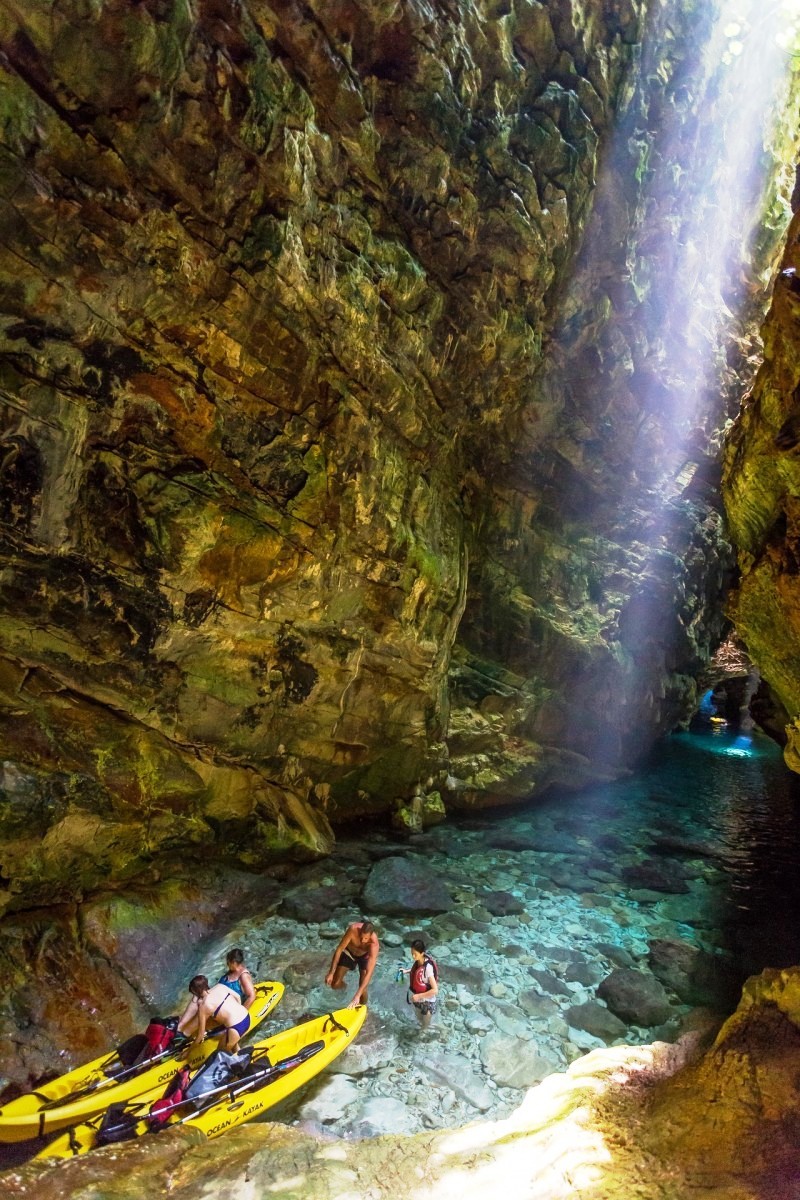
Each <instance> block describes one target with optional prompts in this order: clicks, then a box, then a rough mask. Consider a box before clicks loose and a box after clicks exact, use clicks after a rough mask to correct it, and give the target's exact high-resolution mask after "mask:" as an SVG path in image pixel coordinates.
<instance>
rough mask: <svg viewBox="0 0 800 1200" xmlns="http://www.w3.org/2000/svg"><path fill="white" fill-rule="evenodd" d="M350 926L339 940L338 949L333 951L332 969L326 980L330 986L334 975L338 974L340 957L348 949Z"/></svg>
mask: <svg viewBox="0 0 800 1200" xmlns="http://www.w3.org/2000/svg"><path fill="white" fill-rule="evenodd" d="M350 928H351V927H350V926H349V925H348V926H347V929H345V931H344V937H343V938H342V940H341V941H340V942H339V945H338V946H337V947H336V949H335V950H334V952H333V958H332V959H331V969H330V971H328V974H327V975H326V976H325V982H326V983H327V985H328V987H330V986H331V984H332V983H333V977H334V975H335V974H336V968H337V967H338V965H339V959H340V958H341V957H342V951H343V950H346V949H347V946H348V943H349V941H350Z"/></svg>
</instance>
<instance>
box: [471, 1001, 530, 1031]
mask: <svg viewBox="0 0 800 1200" xmlns="http://www.w3.org/2000/svg"><path fill="white" fill-rule="evenodd" d="M481 1007H482V1009H483V1011H484V1012H485V1013H486V1015H487V1017H491V1019H492V1020H493V1021H494V1023H495V1025H496V1026H497V1028H498V1029H499V1030H501V1032H502V1033H507V1034H510V1035H511V1036H513V1037H518V1038H524V1039H528V1038H530V1037H531V1030H530V1027H529V1025H528V1022H527V1020H526V1018H525V1014H524V1013H523V1012H522V1010H521V1009H520V1008H517V1006H516V1004H509V1003H508V1001H507V1000H494V999H490V998H489V997H487V998H486V999H485V1000H483V1001H482V1003H481Z"/></svg>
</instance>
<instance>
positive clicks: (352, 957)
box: [325, 917, 380, 1008]
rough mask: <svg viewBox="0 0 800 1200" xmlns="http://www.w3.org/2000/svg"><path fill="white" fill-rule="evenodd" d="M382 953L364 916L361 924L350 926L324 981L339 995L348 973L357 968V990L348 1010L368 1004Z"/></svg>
mask: <svg viewBox="0 0 800 1200" xmlns="http://www.w3.org/2000/svg"><path fill="white" fill-rule="evenodd" d="M379 950H380V942H379V941H378V935H377V933H376V932H375V926H374V925H373V924H372V922H371V921H367V920H366V919H365V918H364V917H362V918H361V920H360V921H353V923H352V924H351V925H348V926H347V929H345V931H344V937H343V938H342V940H341V941H340V942H339V945H338V946H337V947H336V949H335V950H334V952H333V958H332V959H331V969H330V970H329V971H328V974H327V975H326V976H325V982H326V984H327V985H328V987H331V988H334V989H335V990H336V991H337V992H338V991H340V990H341V989H342V988H343V987H344V981H345V976H346V975H347V972H348V971H353V970H355V969H356V967H357V968H358V987H357V988H356V994H355V995H354V996H353V999H352V1000H351V1001H350V1003H349V1004H348V1006H347V1007H348V1008H357V1007H358V1005H359V1004H366V1003H367V987H368V986H369V981H370V979H372V976H373V974H374V971H375V964H376V963H377V961H378V951H379Z"/></svg>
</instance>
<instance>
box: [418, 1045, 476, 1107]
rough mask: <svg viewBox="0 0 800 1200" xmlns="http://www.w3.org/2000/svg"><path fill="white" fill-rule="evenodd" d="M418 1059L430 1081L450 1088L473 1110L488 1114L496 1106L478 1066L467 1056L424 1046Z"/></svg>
mask: <svg viewBox="0 0 800 1200" xmlns="http://www.w3.org/2000/svg"><path fill="white" fill-rule="evenodd" d="M415 1059H416V1060H417V1063H418V1065H419V1067H420V1069H421V1070H422V1071H423V1072H424V1073H425V1075H426V1076H427V1078H428V1079H430V1080H432V1082H433V1083H440V1084H443V1085H444V1086H445V1087H448V1088H450V1090H451V1091H452V1092H453V1093H454V1094H455V1095H456V1096H458V1098H459V1099H460V1100H463V1101H464V1102H465V1103H466V1104H469V1105H470V1106H471V1107H472V1108H477V1109H478V1110H479V1111H480V1112H486V1111H487V1110H488V1109H490V1108H491V1107H492V1105H493V1104H494V1101H495V1097H494V1096H493V1095H492V1092H491V1091H490V1089H489V1088H488V1087H487V1086H486V1084H485V1083H484V1081H483V1080H482V1079H481V1078H480V1076H479V1075H477V1074H476V1072H475V1064H474V1063H472V1062H470V1060H469V1059H468V1058H466V1057H465V1056H464V1055H463V1054H452V1053H447V1052H445V1051H441V1050H435V1049H427V1048H426V1047H422V1046H421V1047H420V1048H419V1053H417V1054H416V1055H415Z"/></svg>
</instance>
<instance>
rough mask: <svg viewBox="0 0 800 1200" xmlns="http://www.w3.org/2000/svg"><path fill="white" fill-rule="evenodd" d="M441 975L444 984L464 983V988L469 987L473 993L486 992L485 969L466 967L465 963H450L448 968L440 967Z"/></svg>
mask: <svg viewBox="0 0 800 1200" xmlns="http://www.w3.org/2000/svg"><path fill="white" fill-rule="evenodd" d="M439 975H440V977H441V979H442V982H444V981H445V978H446V981H447V982H448V983H463V985H464V987H468V988H469V990H470V991H471V992H484V991H485V990H486V972H485V971H484V969H483V967H473V966H468V967H465V966H464V964H463V963H448V964H447V966H446V967H442V966H441V965H440V967H439Z"/></svg>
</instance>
